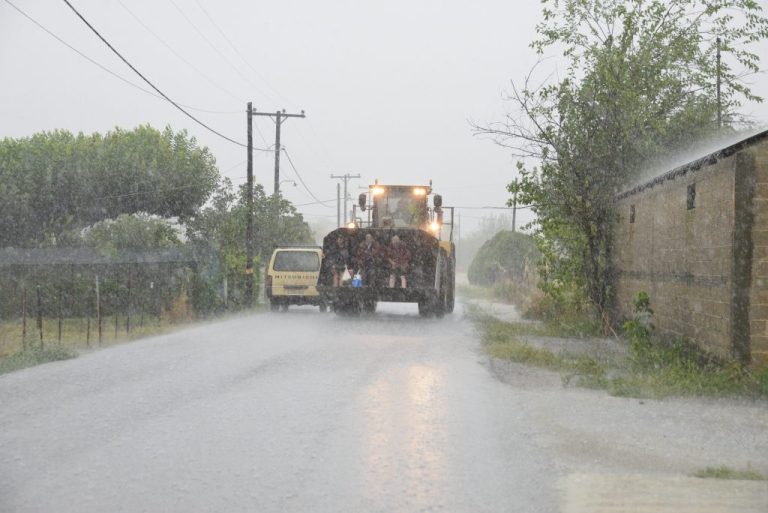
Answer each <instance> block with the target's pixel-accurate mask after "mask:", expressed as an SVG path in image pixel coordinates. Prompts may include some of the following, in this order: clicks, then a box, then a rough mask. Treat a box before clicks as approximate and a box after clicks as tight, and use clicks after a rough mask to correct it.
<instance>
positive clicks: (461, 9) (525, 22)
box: [0, 0, 768, 228]
mask: <svg viewBox="0 0 768 513" xmlns="http://www.w3.org/2000/svg"><path fill="white" fill-rule="evenodd" d="M11 1H12V2H13V3H14V4H15V5H17V6H18V7H19V8H21V9H22V10H24V11H25V12H26V13H27V14H29V15H30V16H31V17H33V18H34V19H35V20H37V21H38V22H39V23H40V24H42V25H44V26H45V27H46V28H47V29H49V30H50V31H52V32H54V33H55V34H56V35H58V36H59V37H61V38H62V39H64V40H65V41H66V42H67V43H69V44H71V45H73V46H74V47H76V48H77V49H78V50H80V51H81V52H83V53H85V54H86V55H88V56H89V57H91V58H92V59H94V60H96V61H98V62H99V63H100V64H102V65H104V66H106V67H108V68H109V69H111V70H112V71H114V72H116V73H118V74H120V75H121V76H123V77H125V78H126V79H128V80H130V81H131V82H134V83H135V84H141V87H143V88H147V86H146V85H145V84H143V83H141V80H140V79H139V78H138V77H137V76H135V75H134V74H132V72H131V71H130V70H129V69H128V68H127V67H126V66H125V65H124V64H123V63H122V62H120V61H119V60H118V58H117V57H116V56H115V55H114V54H112V53H111V52H110V51H109V50H108V49H107V48H106V46H105V45H104V44H103V43H101V41H99V40H98V39H97V38H96V36H95V35H94V34H93V33H91V32H90V31H89V30H88V29H87V27H86V26H85V25H84V24H83V23H82V22H81V21H80V20H79V19H78V18H77V17H76V16H75V14H74V13H73V12H72V11H70V10H69V8H68V7H67V6H66V4H65V3H64V2H63V1H61V0H11ZM70 1H71V2H72V3H73V5H74V6H75V7H76V8H78V10H80V12H81V13H82V14H83V15H84V16H85V17H86V19H88V20H89V21H90V22H91V23H92V24H93V25H94V26H95V28H96V29H97V30H99V31H100V32H101V33H102V35H103V36H104V37H105V38H106V39H107V40H108V41H110V43H112V44H113V46H114V47H115V48H116V49H117V50H118V51H120V52H121V53H122V54H123V55H124V56H125V57H126V58H127V59H128V60H129V61H130V62H131V63H132V64H134V65H135V66H136V67H137V68H138V69H139V70H140V71H141V72H142V73H144V75H145V76H147V77H148V78H149V79H150V80H151V81H152V82H153V83H154V84H155V85H156V86H158V87H159V88H160V89H161V90H163V92H165V93H166V94H168V95H169V96H170V97H171V98H173V99H174V100H175V101H177V102H179V103H182V104H185V105H189V106H191V107H194V108H196V109H204V110H207V111H216V112H201V111H197V110H190V112H192V113H193V114H194V115H195V116H198V117H199V118H200V119H201V120H203V121H204V122H205V123H207V124H209V125H210V126H212V127H213V128H215V129H216V130H218V131H220V132H221V133H223V134H225V135H227V136H228V137H230V138H232V139H235V140H237V141H240V142H243V143H244V142H245V139H246V118H245V106H246V102H248V101H252V102H253V104H254V107H256V108H257V109H259V110H263V111H274V110H276V109H283V108H284V109H286V110H287V111H288V112H298V111H300V110H302V109H303V110H305V111H306V115H307V117H306V119H289V120H288V121H286V122H285V123H284V124H283V130H282V144H283V146H285V147H286V149H287V151H288V153H289V154H290V155H291V157H292V159H293V162H294V163H295V165H296V168H297V169H298V171H299V173H301V175H302V176H303V178H304V180H305V182H306V183H307V185H308V186H309V188H310V189H311V190H312V192H313V193H314V194H315V195H316V196H318V197H319V198H320V199H321V200H326V199H333V200H334V201H332V202H331V203H330V204H331V205H333V208H327V207H324V206H322V205H307V206H302V207H300V210H301V211H302V212H303V213H304V214H305V215H306V216H307V218H308V220H310V221H314V220H318V219H322V218H325V219H327V220H328V221H329V222H335V216H336V210H335V204H334V203H335V196H336V188H335V187H336V185H335V181H332V180H331V179H330V178H329V175H330V174H331V173H334V174H344V173H347V172H348V173H352V174H357V173H359V174H360V175H362V179H361V180H357V181H353V182H351V194H352V196H353V197H356V196H357V193H358V192H359V191H358V190H357V187H358V186H363V185H367V184H368V183H371V182H372V181H373V180H374V179H375V178H379V179H380V180H381V181H383V182H385V183H425V182H427V180H429V179H430V178H431V179H433V180H434V187H435V190H436V192H440V193H442V194H443V197H444V201H445V204H446V205H460V206H477V207H481V206H487V205H495V206H503V205H504V203H505V201H506V200H507V198H508V194H507V193H506V191H505V188H504V185H505V184H506V183H508V182H509V181H510V180H511V179H512V177H513V176H514V159H513V158H511V157H510V156H509V155H508V152H506V151H505V150H504V149H503V148H499V147H497V146H495V145H493V144H492V143H491V142H489V141H486V140H481V139H478V138H477V137H473V135H472V131H471V128H470V125H469V123H468V120H469V119H474V120H477V121H479V122H485V121H493V120H499V119H501V118H502V117H503V115H504V113H505V112H506V111H507V109H508V105H507V104H505V103H504V102H503V101H502V100H501V95H502V93H503V92H504V91H505V90H508V89H509V83H510V80H512V81H516V82H518V83H519V82H520V81H521V80H522V78H523V77H524V76H525V75H526V73H527V71H528V70H529V69H530V68H531V66H532V65H533V64H534V62H535V61H536V56H535V55H534V53H533V51H532V50H531V49H529V48H528V43H529V42H530V41H531V39H532V38H533V35H534V25H535V24H536V22H537V21H538V19H539V3H538V2H535V1H530V2H527V1H526V2H522V1H511V0H507V1H503V0H475V1H437V0H418V1H417V0H407V1H406V0H386V1H365V2H360V1H352V0H346V1H345V0H329V1H309V0H281V1H277V2H276V1H272V2H261V1H249V2H243V1H239V2H237V1H231V0H218V1H216V2H214V1H213V0H70ZM201 6H202V7H201ZM128 9H130V11H129V10H128ZM209 16H210V18H209ZM214 23H215V24H214ZM217 26H218V28H217ZM195 27H196V28H195ZM147 28H149V29H150V30H151V32H150V31H148V30H147ZM219 28H220V29H221V30H222V31H223V32H224V34H226V38H225V37H224V36H222V34H221V33H220V32H219ZM153 33H154V35H153ZM201 34H202V35H201ZM158 37H159V39H160V40H162V42H161V41H160V40H158ZM230 43H232V44H234V45H235V47H236V48H237V50H238V52H239V54H240V55H238V52H236V51H235V50H234V49H233V48H232V46H230ZM757 50H758V51H759V53H760V54H761V55H764V56H766V55H768V43H766V42H763V44H761V46H760V48H757ZM241 56H242V57H244V59H243V58H241ZM764 58H765V57H764ZM185 61H186V62H185ZM762 64H763V67H766V65H767V63H766V61H764V62H763V63H762ZM0 70H2V73H1V74H0V76H1V77H2V86H1V87H0V137H22V136H28V135H31V134H33V133H35V132H39V131H42V130H53V129H57V128H63V129H68V130H70V131H73V132H79V131H83V132H86V133H91V132H106V131H107V130H109V129H112V128H114V127H116V126H119V127H122V128H133V127H135V126H137V125H139V124H145V123H149V124H151V125H152V126H155V127H157V128H162V127H164V126H165V125H170V126H171V127H173V128H174V129H176V130H178V129H181V128H187V129H188V130H189V131H190V133H191V134H193V135H194V136H195V137H197V139H198V141H199V142H200V143H201V144H203V145H205V146H208V147H209V148H210V150H211V151H212V153H213V154H214V156H215V157H216V160H217V163H218V165H219V169H220V170H221V172H222V174H223V175H225V176H228V177H230V178H231V179H232V180H233V181H234V182H235V183H242V182H244V180H245V172H246V171H245V159H246V151H245V149H244V148H241V147H239V146H237V145H235V144H232V143H230V142H227V141H225V140H223V139H221V138H219V137H217V136H216V135H214V134H212V133H210V132H208V131H206V130H205V129H204V128H202V127H200V126H198V125H196V124H195V123H194V122H192V121H191V120H189V119H188V118H186V117H185V116H184V115H183V114H181V113H180V112H179V111H177V110H175V108H174V107H173V106H172V105H170V104H168V103H167V102H165V101H164V100H160V99H157V98H153V97H152V96H150V95H148V94H146V93H144V92H141V91H139V90H137V89H135V88H134V87H132V86H130V85H128V84H125V83H124V82H122V81H120V80H118V79H117V78H115V77H113V76H111V75H110V74H108V73H107V72H105V71H103V70H101V69H99V68H98V67H97V66H95V65H94V64H92V63H90V62H88V61H86V60H85V59H83V58H82V57H81V56H79V55H77V54H76V53H75V52H73V51H72V50H70V49H69V48H67V47H66V46H64V45H63V44H62V43H60V42H58V41H56V40H55V39H53V38H52V37H51V36H49V35H48V34H46V33H45V32H44V31H43V30H41V29H40V28H38V27H37V26H35V25H34V24H33V23H31V22H30V21H28V20H27V19H25V18H24V17H23V16H21V15H20V14H19V13H18V12H16V11H15V10H13V9H12V8H11V6H9V5H8V4H7V3H5V0H0ZM767 82H768V80H767V79H766V76H765V75H761V76H759V78H756V79H755V80H754V81H753V88H754V92H756V93H757V94H760V95H762V96H766V97H768V83H767ZM745 110H746V111H747V112H750V113H752V114H754V115H755V116H756V117H757V118H758V120H760V121H761V122H763V123H765V122H766V121H768V107H766V106H765V104H763V105H748V106H746V108H745ZM255 126H256V130H255V133H254V144H255V145H256V146H257V147H266V146H267V145H270V144H274V124H273V123H272V121H270V119H269V118H255ZM273 165H274V164H273V155H272V154H271V153H264V152H256V153H255V159H254V172H255V176H256V180H257V181H258V182H260V183H262V184H264V185H265V187H266V188H267V190H268V191H271V190H272V186H273V185H272V180H273ZM281 177H282V178H284V179H293V180H296V176H295V174H294V172H293V170H291V168H290V166H289V164H288V162H287V160H286V159H285V158H283V159H282V161H281ZM282 189H283V192H284V194H285V196H286V197H287V198H288V199H290V200H292V201H293V202H294V203H295V204H297V205H302V204H305V203H310V202H313V201H314V200H313V199H312V197H311V196H310V195H309V193H307V191H306V190H304V189H303V188H302V187H301V186H299V187H293V186H292V185H291V184H289V183H283V184H282ZM490 212H491V211H481V210H464V211H462V219H463V221H464V223H465V224H466V227H467V228H471V227H472V226H473V225H474V222H475V221H476V220H477V218H480V217H482V216H483V215H487V214H488V213H490ZM522 217H523V220H525V219H527V216H526V215H525V214H523V216H522Z"/></svg>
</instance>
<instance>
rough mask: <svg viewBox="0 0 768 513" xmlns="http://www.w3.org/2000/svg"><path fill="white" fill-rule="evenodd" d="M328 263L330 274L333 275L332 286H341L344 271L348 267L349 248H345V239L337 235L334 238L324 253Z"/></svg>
mask: <svg viewBox="0 0 768 513" xmlns="http://www.w3.org/2000/svg"><path fill="white" fill-rule="evenodd" d="M326 258H327V259H328V264H329V266H330V268H331V274H332V275H333V286H334V287H339V286H341V281H342V279H343V276H344V271H346V270H347V267H349V250H348V249H347V240H346V239H345V238H344V237H342V236H341V235H339V237H337V238H336V244H334V245H333V246H332V247H331V248H330V250H329V251H328V255H326Z"/></svg>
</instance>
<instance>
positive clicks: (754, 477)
mask: <svg viewBox="0 0 768 513" xmlns="http://www.w3.org/2000/svg"><path fill="white" fill-rule="evenodd" d="M693 477H701V478H704V479H741V480H746V481H765V480H766V477H765V476H764V475H763V474H761V473H760V472H758V471H757V470H753V469H751V468H748V469H747V470H735V469H732V468H730V467H726V466H725V465H721V466H719V467H707V468H705V469H702V470H699V471H698V472H696V473H694V474H693Z"/></svg>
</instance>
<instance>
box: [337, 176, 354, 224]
mask: <svg viewBox="0 0 768 513" xmlns="http://www.w3.org/2000/svg"><path fill="white" fill-rule="evenodd" d="M331 178H332V179H335V180H344V226H346V225H347V200H348V199H349V195H348V194H347V182H349V180H351V179H352V178H360V175H359V174H356V175H350V174H349V173H346V174H343V175H331Z"/></svg>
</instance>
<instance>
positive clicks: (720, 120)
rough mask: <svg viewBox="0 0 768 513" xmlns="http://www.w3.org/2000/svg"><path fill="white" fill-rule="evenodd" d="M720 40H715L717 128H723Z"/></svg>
mask: <svg viewBox="0 0 768 513" xmlns="http://www.w3.org/2000/svg"><path fill="white" fill-rule="evenodd" d="M720 81H721V77H720V38H719V37H718V38H717V128H718V129H720V128H723V104H722V103H721V98H720Z"/></svg>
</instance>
